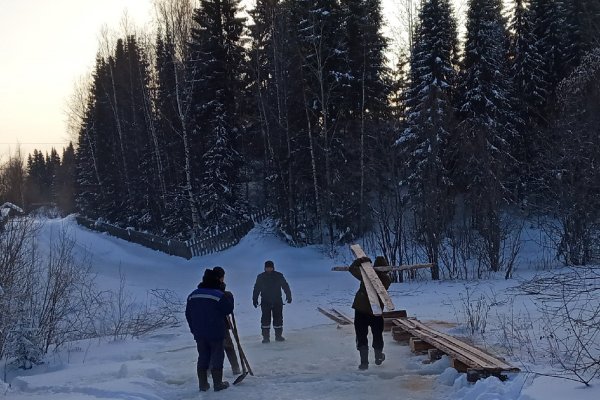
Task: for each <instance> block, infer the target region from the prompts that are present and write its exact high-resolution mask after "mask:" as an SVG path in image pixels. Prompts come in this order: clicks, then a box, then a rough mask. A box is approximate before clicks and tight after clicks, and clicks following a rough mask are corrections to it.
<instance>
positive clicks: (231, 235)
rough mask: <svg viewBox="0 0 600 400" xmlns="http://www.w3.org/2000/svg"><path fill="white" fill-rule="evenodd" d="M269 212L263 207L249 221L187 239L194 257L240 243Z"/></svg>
mask: <svg viewBox="0 0 600 400" xmlns="http://www.w3.org/2000/svg"><path fill="white" fill-rule="evenodd" d="M268 214H269V213H268V210H267V209H266V208H263V209H262V210H259V211H257V212H255V213H253V214H250V220H248V221H245V222H240V223H238V224H236V225H233V226H230V227H228V228H225V229H224V230H222V231H221V232H218V233H216V234H214V235H211V236H207V237H200V238H195V239H190V240H187V241H186V242H185V243H186V245H187V247H188V248H189V249H190V252H191V254H192V256H193V257H195V256H203V255H205V254H210V253H214V252H217V251H221V250H225V249H228V248H229V247H232V246H235V245H236V244H238V243H239V242H240V240H241V239H242V238H243V237H244V236H246V235H247V234H248V232H250V230H251V229H252V228H253V227H254V225H255V224H256V223H257V222H261V221H262V220H264V219H265V218H266V217H267V215H268Z"/></svg>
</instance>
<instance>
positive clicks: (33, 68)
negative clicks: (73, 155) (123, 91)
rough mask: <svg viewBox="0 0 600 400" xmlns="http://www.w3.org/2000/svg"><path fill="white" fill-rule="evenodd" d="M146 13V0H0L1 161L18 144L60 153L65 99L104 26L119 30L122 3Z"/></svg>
mask: <svg viewBox="0 0 600 400" xmlns="http://www.w3.org/2000/svg"><path fill="white" fill-rule="evenodd" d="M125 9H126V10H127V14H128V16H129V17H130V18H131V19H132V20H133V21H134V22H135V23H136V24H137V25H140V26H141V25H144V24H145V23H149V22H150V21H151V19H152V2H151V0H0V161H2V160H6V158H7V154H8V152H9V150H10V151H11V152H14V150H15V149H16V148H17V143H21V150H22V152H23V153H24V155H25V156H26V155H27V154H28V153H29V152H31V151H33V149H34V148H38V149H40V148H41V149H43V150H44V151H46V150H49V149H50V148H51V147H52V146H54V147H56V148H57V149H58V150H59V153H61V154H62V148H63V147H65V146H66V144H67V143H68V141H69V137H68V134H67V127H66V108H67V100H68V99H69V97H70V96H71V94H72V92H73V88H74V85H75V82H76V81H77V80H78V79H79V78H80V77H82V76H84V75H86V74H88V73H89V72H90V71H91V70H92V68H93V66H94V62H95V58H96V53H97V49H98V38H99V36H100V31H101V28H102V26H103V25H106V26H108V27H109V28H112V29H115V30H116V29H118V27H119V24H120V21H121V20H122V18H123V13H124V10H125Z"/></svg>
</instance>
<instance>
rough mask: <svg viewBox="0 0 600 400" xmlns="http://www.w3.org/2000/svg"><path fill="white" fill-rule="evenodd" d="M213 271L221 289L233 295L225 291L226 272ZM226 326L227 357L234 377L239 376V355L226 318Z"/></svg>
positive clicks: (216, 269) (217, 268) (215, 269)
mask: <svg viewBox="0 0 600 400" xmlns="http://www.w3.org/2000/svg"><path fill="white" fill-rule="evenodd" d="M213 271H214V272H215V274H217V278H218V279H219V282H220V284H221V287H220V289H221V290H222V291H223V292H224V293H226V294H231V292H228V291H226V290H225V288H226V287H227V285H226V284H225V270H224V269H223V268H221V267H214V268H213ZM231 295H232V294H231ZM232 296H233V295H232ZM225 326H226V327H227V329H226V330H225V341H224V342H223V346H224V347H225V354H226V355H227V359H228V360H229V364H230V365H231V371H232V372H233V374H234V375H239V374H241V373H242V371H241V370H240V363H239V362H238V359H237V354H236V353H235V347H234V345H233V340H231V333H229V331H230V330H231V326H230V325H229V320H228V319H227V318H225Z"/></svg>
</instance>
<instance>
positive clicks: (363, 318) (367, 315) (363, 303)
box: [349, 256, 392, 370]
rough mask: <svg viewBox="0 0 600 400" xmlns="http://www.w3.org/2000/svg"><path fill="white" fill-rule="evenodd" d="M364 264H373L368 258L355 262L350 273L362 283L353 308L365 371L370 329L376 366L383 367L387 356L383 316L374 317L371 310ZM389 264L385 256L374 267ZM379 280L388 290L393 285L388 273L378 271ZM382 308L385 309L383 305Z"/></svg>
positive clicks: (367, 362)
mask: <svg viewBox="0 0 600 400" xmlns="http://www.w3.org/2000/svg"><path fill="white" fill-rule="evenodd" d="M363 262H371V260H370V259H369V258H368V257H363V258H359V259H356V260H354V262H353V263H352V265H350V269H349V271H350V273H351V274H352V276H354V277H355V278H356V279H358V280H359V281H360V287H359V288H358V291H357V292H356V295H355V296H354V302H353V303H352V308H354V332H355V333H356V349H357V350H358V352H359V354H360V365H359V366H358V368H359V369H361V370H364V369H368V368H369V339H368V337H367V336H368V334H369V327H370V328H371V334H372V336H373V350H375V364H376V365H381V363H382V362H383V360H385V354H384V353H383V315H373V310H371V303H370V302H369V295H368V294H367V289H366V288H365V284H364V282H363V278H362V274H361V272H360V265H361V263H363ZM387 265H389V263H388V262H387V260H386V259H385V257H383V256H377V257H376V258H375V263H374V264H373V266H374V267H382V266H387ZM376 272H377V276H378V277H379V280H381V283H382V284H383V286H384V287H385V289H386V290H387V289H388V288H389V287H390V284H391V283H392V280H391V279H390V276H389V274H388V273H387V272H383V271H376ZM379 301H380V303H381V307H382V308H383V303H382V302H381V300H379Z"/></svg>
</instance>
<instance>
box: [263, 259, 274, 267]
mask: <svg viewBox="0 0 600 400" xmlns="http://www.w3.org/2000/svg"><path fill="white" fill-rule="evenodd" d="M265 268H273V269H275V263H273V261H271V260H268V261H265Z"/></svg>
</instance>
